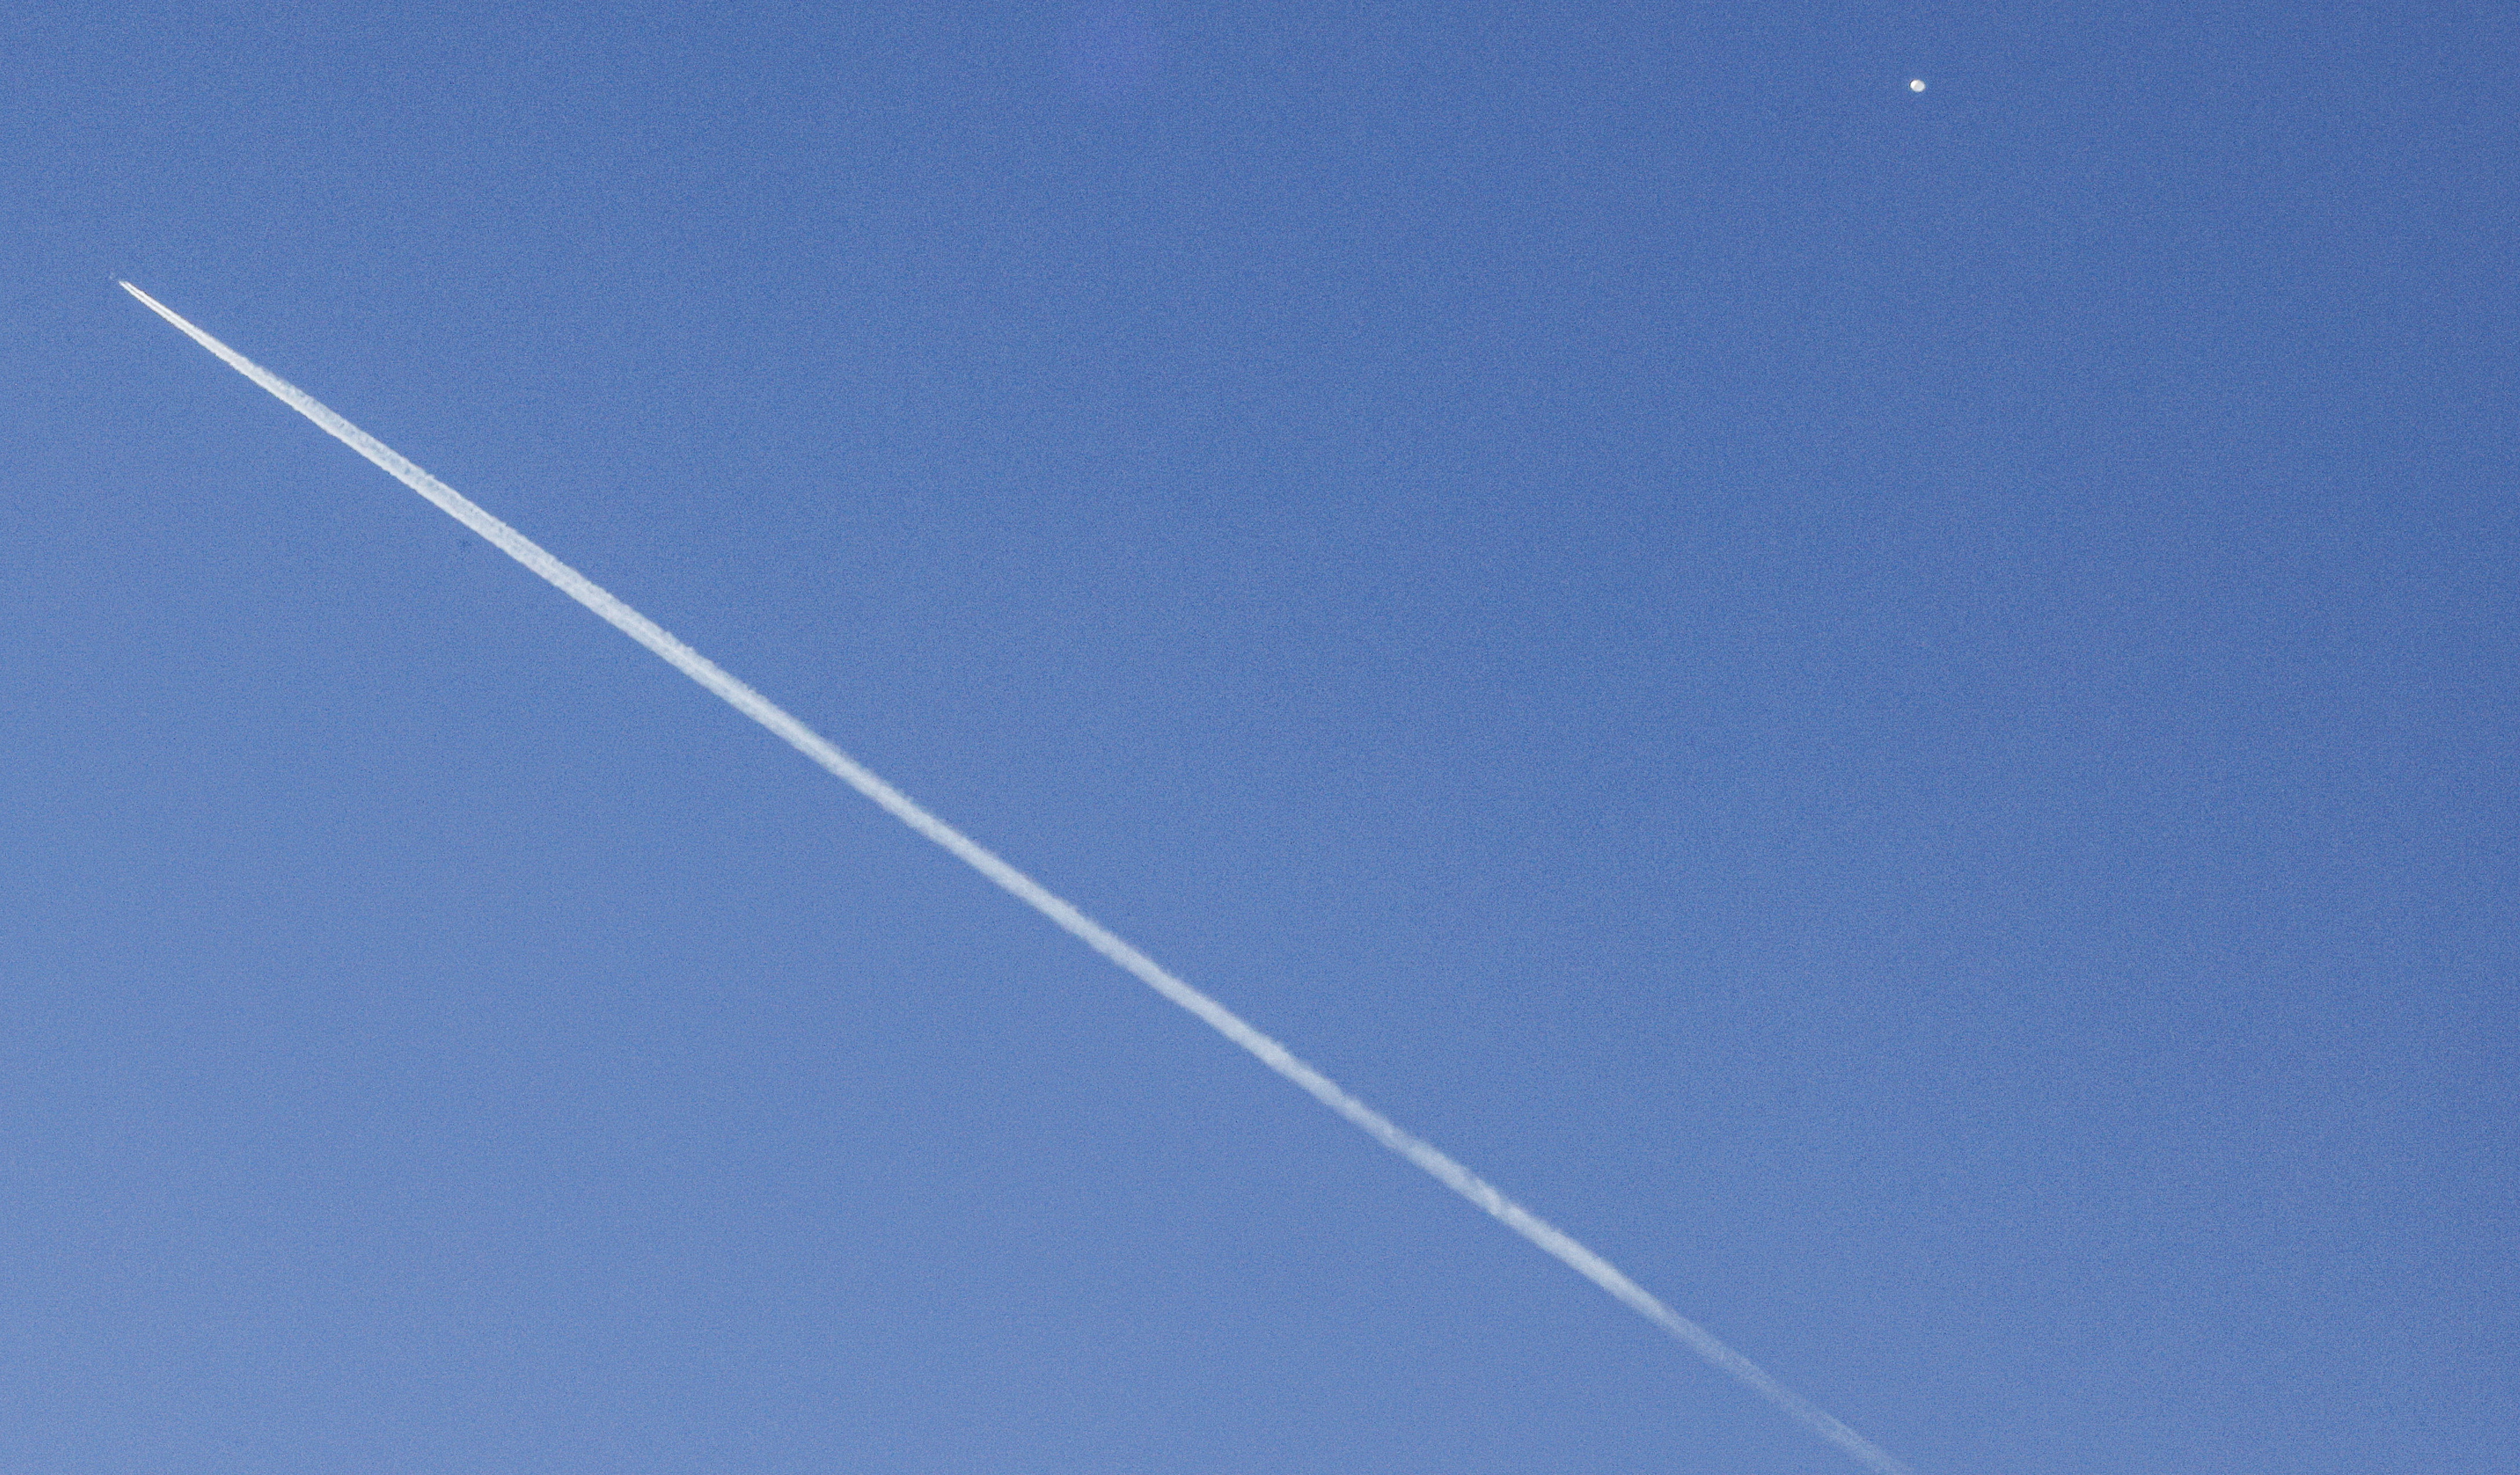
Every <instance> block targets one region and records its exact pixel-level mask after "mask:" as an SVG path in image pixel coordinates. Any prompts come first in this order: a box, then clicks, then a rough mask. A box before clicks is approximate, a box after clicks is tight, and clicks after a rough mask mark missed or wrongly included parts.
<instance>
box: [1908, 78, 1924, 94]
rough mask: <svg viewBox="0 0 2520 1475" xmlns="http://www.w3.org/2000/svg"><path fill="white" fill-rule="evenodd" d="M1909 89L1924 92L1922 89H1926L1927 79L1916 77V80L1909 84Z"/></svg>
mask: <svg viewBox="0 0 2520 1475" xmlns="http://www.w3.org/2000/svg"><path fill="white" fill-rule="evenodd" d="M1908 90H1909V91H1910V92H1922V91H1924V90H1925V79H1924V78H1923V77H1918V78H1916V79H1915V80H1914V81H1912V82H1910V83H1909V84H1908Z"/></svg>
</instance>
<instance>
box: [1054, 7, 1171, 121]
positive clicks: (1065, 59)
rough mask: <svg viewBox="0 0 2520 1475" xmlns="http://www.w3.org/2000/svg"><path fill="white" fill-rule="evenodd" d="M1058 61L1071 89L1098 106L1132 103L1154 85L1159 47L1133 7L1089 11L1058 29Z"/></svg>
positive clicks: (1160, 59)
mask: <svg viewBox="0 0 2520 1475" xmlns="http://www.w3.org/2000/svg"><path fill="white" fill-rule="evenodd" d="M1058 59H1059V64H1060V66H1061V67H1062V68H1063V69H1064V71H1065V73H1066V76H1067V79H1068V81H1069V82H1070V83H1072V84H1073V85H1074V86H1076V87H1077V88H1078V89H1079V90H1081V91H1083V92H1084V93H1085V94H1086V95H1088V96H1090V97H1092V98H1094V99H1096V100H1098V101H1102V102H1116V101H1118V100H1120V99H1123V98H1129V97H1135V96H1137V95H1138V94H1140V93H1142V92H1144V91H1146V90H1147V89H1148V88H1149V87H1151V86H1153V85H1154V81H1155V73H1156V70H1157V68H1159V67H1161V66H1162V65H1163V41H1162V37H1161V36H1160V35H1159V34H1158V32H1157V31H1156V29H1155V23H1154V22H1153V21H1152V20H1151V19H1150V18H1149V17H1148V14H1147V12H1146V11H1145V10H1144V9H1143V8H1141V7H1139V6H1135V5H1123V4H1111V5H1088V6H1083V7H1080V8H1079V9H1077V10H1076V11H1075V12H1073V13H1072V14H1070V15H1069V16H1068V18H1067V20H1066V22H1065V23H1064V24H1063V25H1061V27H1060V29H1059V47H1058Z"/></svg>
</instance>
